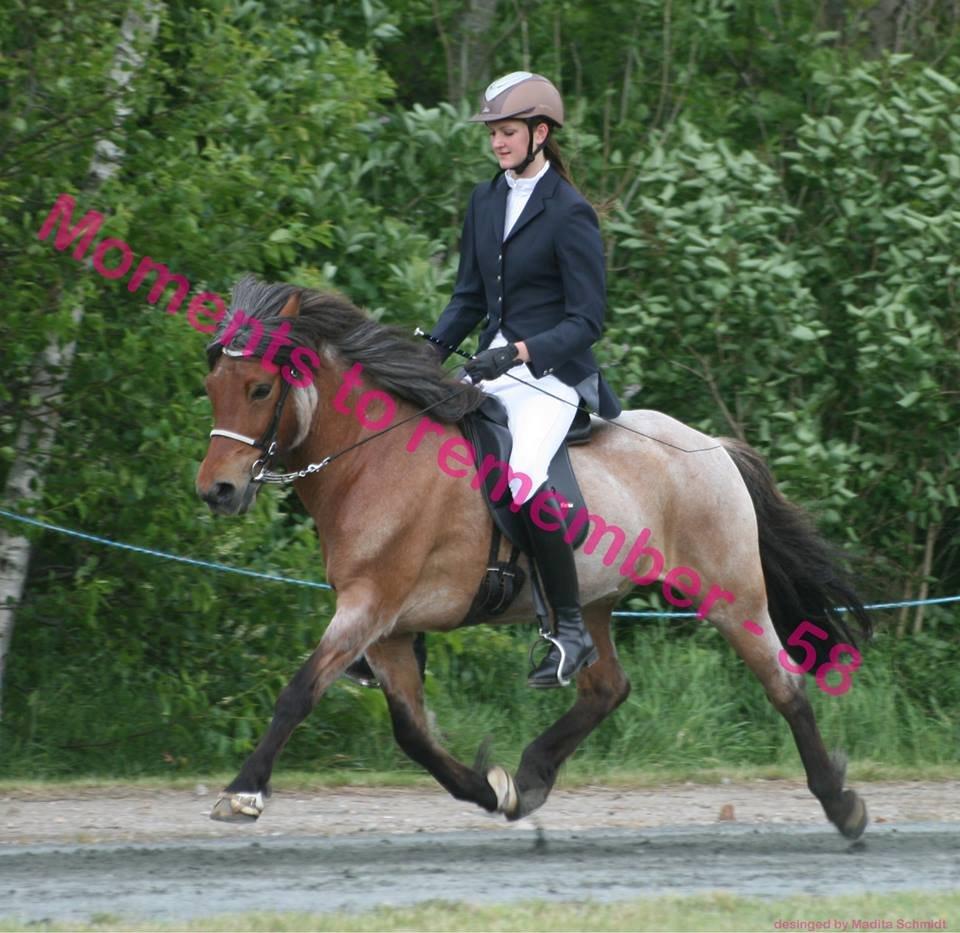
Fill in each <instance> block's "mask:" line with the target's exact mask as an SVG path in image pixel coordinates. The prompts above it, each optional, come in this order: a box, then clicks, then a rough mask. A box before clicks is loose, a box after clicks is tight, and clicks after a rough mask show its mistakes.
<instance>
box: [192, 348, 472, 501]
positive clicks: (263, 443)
mask: <svg viewBox="0 0 960 933" xmlns="http://www.w3.org/2000/svg"><path fill="white" fill-rule="evenodd" d="M223 352H224V353H225V354H226V355H227V356H243V352H242V351H240V350H228V349H226V348H224V350H223ZM290 375H291V376H295V375H296V371H295V370H293V369H292V367H291V373H290ZM468 388H470V386H469V385H465V386H463V387H461V388H458V389H456V390H455V391H453V392H451V393H450V394H449V395H446V396H444V397H443V398H441V399H438V400H437V401H436V402H433V403H432V404H430V405H427V407H426V408H421V409H420V410H419V411H415V412H414V413H413V414H412V415H410V416H409V417H407V418H404V419H402V420H401V421H397V422H396V423H394V424H391V425H390V426H389V427H387V428H384V429H383V430H382V431H377V433H376V434H371V435H370V437H365V438H364V439H363V440H361V441H357V442H356V443H355V444H351V445H350V446H349V447H345V448H344V449H343V450H338V451H337V452H336V453H334V454H330V456H328V457H324V458H323V459H322V460H320V461H319V462H317V463H310V464H307V466H305V467H304V468H303V469H302V470H294V471H293V472H292V473H278V472H276V471H275V470H271V469H270V466H271V465H272V464H273V461H274V459H275V458H276V456H277V453H278V452H279V445H278V444H277V432H278V431H279V430H280V419H281V418H282V417H283V406H284V405H285V404H286V401H287V396H288V395H289V394H290V382H289V381H288V380H287V379H284V380H283V386H282V387H281V389H280V398H279V399H277V407H276V408H274V410H273V417H272V418H271V419H270V424H269V425H267V429H266V430H265V431H264V432H263V434H261V435H260V437H259V438H257V439H254V438H252V437H248V436H247V435H246V434H239V433H238V432H236V431H228V430H226V429H225V428H214V429H213V430H212V431H211V432H210V437H225V438H227V439H229V440H231V441H239V442H240V443H241V444H247V445H249V446H250V447H256V448H257V450H262V451H263V452H264V453H263V456H262V457H259V458H258V459H256V460H255V461H254V462H253V465H252V466H251V467H250V478H251V480H252V481H253V482H254V483H270V484H273V485H276V486H289V485H290V484H291V483H294V482H296V481H297V480H298V479H303V478H304V477H305V476H310V475H311V474H313V473H318V472H319V471H320V470H322V469H323V468H324V467H326V466H329V465H330V464H331V463H333V461H334V460H336V459H337V458H338V457H342V456H343V455H344V454H345V453H349V452H350V451H351V450H353V449H354V448H355V447H361V446H362V445H364V444H367V443H369V442H370V441H374V440H376V439H377V438H378V437H382V436H383V435H384V434H386V433H387V432H389V431H392V430H393V429H394V428H399V427H400V426H401V425H403V424H406V423H407V422H408V421H413V419H414V418H419V417H420V416H421V415H423V414H425V413H426V412H428V411H430V409H432V408H436V407H437V405H442V404H443V403H444V402H447V401H449V400H450V399H452V398H454V397H455V396H457V395H459V394H460V393H461V392H465V391H466V390H467V389H468Z"/></svg>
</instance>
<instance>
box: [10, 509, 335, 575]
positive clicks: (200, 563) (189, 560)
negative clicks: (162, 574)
mask: <svg viewBox="0 0 960 933" xmlns="http://www.w3.org/2000/svg"><path fill="white" fill-rule="evenodd" d="M0 515H3V516H4V517H5V518H12V519H13V520H14V521H17V522H23V523H24V524H27V525H35V526H36V527H37V528H46V529H49V530H51V531H59V532H60V534H64V535H69V536H70V537H71V538H80V539H82V540H83V541H94V542H96V543H97V544H106V545H108V546H109V547H118V548H120V549H121V550H124V551H134V552H135V553H137V554H149V555H150V556H151V557H163V558H165V559H166V560H176V561H180V563H182V564H192V565H193V566H194V567H206V568H208V569H210V570H222V571H224V572H226V573H239V574H242V575H243V576H245V577H259V578H260V579H261V580H276V581H277V582H278V583H295V584H296V585H298V586H312V587H315V588H316V589H319V590H332V589H333V587H332V586H331V585H330V584H329V583H316V582H314V581H313V580H295V579H294V578H293V577H281V576H279V575H278V574H274V573H260V572H259V571H257V570H246V569H245V568H243V567H228V566H227V565H226V564H215V563H213V562H211V561H208V560H197V559H196V558H193V557H181V556H180V555H179V554H167V553H166V552H165V551H155V550H153V548H148V547H137V545H135V544H124V543H123V542H121V541H110V540H109V539H108V538H98V537H97V536H96V535H88V534H86V533H85V532H83V531H74V530H73V529H71V528H63V527H61V526H60V525H49V524H47V523H46V522H39V521H37V520H36V519H35V518H27V517H26V516H24V515H17V514H16V513H15V512H8V511H7V510H6V509H0Z"/></svg>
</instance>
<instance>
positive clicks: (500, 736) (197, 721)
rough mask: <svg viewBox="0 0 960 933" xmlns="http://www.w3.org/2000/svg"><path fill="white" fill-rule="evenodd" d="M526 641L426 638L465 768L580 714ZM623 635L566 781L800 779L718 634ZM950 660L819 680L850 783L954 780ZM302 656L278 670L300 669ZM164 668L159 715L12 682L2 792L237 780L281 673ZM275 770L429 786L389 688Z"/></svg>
mask: <svg viewBox="0 0 960 933" xmlns="http://www.w3.org/2000/svg"><path fill="white" fill-rule="evenodd" d="M528 634H529V633H526V632H517V633H513V632H510V631H507V630H502V631H501V630H498V629H496V628H493V629H488V628H486V627H481V628H478V629H465V630H462V631H460V630H458V631H456V632H453V633H449V634H448V635H447V636H446V637H445V638H444V639H441V638H439V637H436V638H433V639H432V640H430V642H429V643H430V645H431V647H430V660H429V661H428V672H429V676H428V677H427V681H426V695H427V701H428V705H429V707H430V709H431V711H432V712H433V713H434V714H435V716H436V721H437V723H438V725H439V729H440V738H441V741H442V742H443V744H444V745H445V746H446V748H447V749H448V750H449V751H450V753H451V754H453V755H454V756H455V757H457V758H459V759H460V760H461V761H464V762H470V761H472V760H473V759H474V755H475V752H476V750H477V748H478V746H479V745H480V744H481V743H482V742H483V741H484V740H485V739H486V738H488V737H491V736H492V737H493V739H494V744H493V747H492V759H493V760H494V761H498V762H502V763H503V764H505V765H507V766H512V765H515V763H516V762H517V761H518V760H519V758H520V755H521V753H522V750H523V748H524V746H525V745H526V744H527V743H528V742H530V741H531V740H532V739H533V738H534V737H535V736H536V735H538V734H539V733H541V732H542V731H543V730H544V729H545V728H546V727H547V726H548V725H549V724H550V723H551V722H553V721H555V720H556V719H557V718H559V716H561V715H562V714H563V712H564V711H565V710H566V709H567V708H568V707H569V706H570V703H571V700H572V699H573V697H572V691H531V690H530V689H529V688H528V687H527V686H526V680H525V675H526V670H527V661H526V646H527V638H526V636H527V635H528ZM620 635H621V637H620V642H621V645H622V657H623V660H624V663H625V666H626V667H627V670H628V673H629V676H630V679H631V682H632V683H633V692H632V693H631V695H630V697H629V698H628V699H627V701H626V702H625V703H624V704H623V706H622V707H621V708H620V709H619V710H617V711H616V713H615V714H614V715H613V716H611V717H610V718H609V719H608V720H607V721H606V722H604V723H603V724H602V725H601V726H600V728H599V729H597V730H596V732H595V733H593V734H592V735H591V736H590V737H589V738H588V739H587V741H585V742H584V743H583V746H582V748H581V749H579V750H578V752H577V753H576V755H575V756H574V757H573V759H572V760H571V762H570V763H569V765H568V767H567V768H566V771H565V775H564V778H563V780H564V782H565V783H566V784H567V785H568V786H573V785H574V784H575V783H577V782H579V783H589V782H591V781H602V782H606V783H609V782H610V781H613V780H621V779H622V780H624V781H625V782H629V783H634V784H636V783H643V782H644V781H649V782H650V783H662V782H663V781H665V780H700V779H701V777H700V776H701V775H704V774H715V775H717V776H718V777H717V779H720V778H722V777H731V778H732V777H734V776H735V775H737V774H742V775H744V776H745V777H757V776H760V777H791V778H794V777H795V778H799V777H801V776H802V775H801V769H800V760H799V756H798V754H797V750H796V747H795V745H794V742H793V739H792V736H791V734H790V730H789V729H788V727H787V725H786V723H785V722H784V721H783V719H782V718H781V717H780V716H779V715H778V714H777V713H776V711H775V710H774V709H773V708H772V706H771V705H770V704H769V702H768V701H767V699H766V697H765V695H764V692H763V689H762V687H761V685H760V683H759V682H758V681H757V680H756V679H755V678H753V677H751V676H750V675H749V673H748V672H747V671H746V670H745V669H744V665H743V664H742V662H741V661H740V660H739V659H738V658H737V657H736V656H735V655H734V654H733V653H732V652H731V651H730V649H729V648H728V647H727V646H726V645H725V643H723V640H722V638H721V637H720V635H719V634H718V633H717V632H716V631H714V630H712V629H709V628H704V629H702V630H701V629H696V630H690V631H686V630H682V629H681V628H680V627H673V628H671V627H667V626H659V625H649V626H644V627H643V629H642V630H640V629H638V630H637V631H633V630H631V629H625V630H624V631H623V632H622V633H620ZM955 654H956V652H955V646H954V645H953V643H952V642H947V641H946V640H944V639H939V638H933V637H931V638H928V639H926V640H924V639H920V638H917V639H912V640H911V641H910V642H909V644H907V643H900V642H894V641H891V640H890V639H887V640H886V641H883V640H881V643H880V644H879V645H878V646H877V647H876V648H875V649H874V650H873V651H871V653H870V654H869V656H868V657H867V658H866V660H865V661H864V664H863V666H862V667H861V669H859V670H858V671H857V672H856V675H855V676H854V678H853V681H852V687H851V689H850V690H849V691H847V692H846V693H845V694H843V695H841V696H828V695H826V694H824V693H823V692H822V691H820V690H818V689H817V687H816V684H815V682H813V681H812V680H811V681H810V683H809V684H808V693H809V695H810V696H811V699H812V702H813V705H814V709H815V712H816V717H817V721H818V724H819V726H820V731H821V733H822V735H823V737H824V740H825V742H826V744H827V746H828V747H829V748H843V749H845V750H846V752H847V753H848V755H849V757H850V759H851V761H852V762H853V764H852V765H851V769H850V777H851V779H853V780H866V779H874V780H878V779H882V778H893V779H902V778H903V777H904V776H909V777H911V778H912V777H915V776H921V777H930V776H934V775H936V774H940V775H943V776H951V777H953V776H956V774H957V771H958V769H960V673H958V668H957V667H956V663H955ZM294 660H295V659H294V658H292V657H291V659H290V661H289V663H287V664H285V665H283V666H285V667H287V668H289V672H292V670H293V669H294V668H295V663H294ZM198 663H199V662H198ZM167 673H168V674H169V677H170V678H172V680H171V682H170V683H169V684H167V688H169V689H171V690H173V692H174V694H175V696H176V698H177V702H178V703H179V702H183V703H184V704H186V705H185V706H184V707H183V708H182V709H180V708H179V707H176V706H175V707H174V708H173V709H172V711H171V710H165V711H163V710H157V709H154V706H156V705H157V703H158V701H157V698H156V697H155V696H154V695H153V694H152V693H151V691H149V690H143V689H142V688H141V687H140V686H139V685H136V684H134V685H129V684H128V685H127V686H126V687H124V686H123V685H122V684H121V685H120V686H118V683H117V681H116V679H115V678H114V679H113V680H111V678H110V677H108V676H106V675H101V674H100V672H98V671H92V672H91V671H87V673H86V674H85V675H84V676H86V677H88V678H91V679H88V680H83V679H82V677H80V675H79V674H78V675H77V677H74V676H73V675H72V674H70V672H68V671H58V672H57V673H56V676H55V677H54V676H53V675H52V674H51V675H50V678H52V679H50V678H41V679H40V680H39V681H38V684H37V686H36V687H35V689H33V691H32V692H30V693H29V695H27V701H25V702H22V703H21V704H20V705H19V706H18V705H17V701H18V699H19V700H22V699H23V698H22V697H21V696H20V694H18V693H17V692H16V691H13V692H11V694H10V699H11V702H10V704H9V706H8V709H5V711H4V712H5V721H4V722H2V723H0V742H2V743H3V745H4V756H3V761H2V762H0V779H2V780H3V781H4V782H5V783H2V784H0V787H2V786H8V787H10V786H12V787H17V788H19V787H21V786H22V781H23V779H29V778H36V777H40V778H50V779H60V778H64V777H66V778H70V777H79V778H88V779H90V780H96V779H97V778H100V777H105V778H107V779H108V780H109V779H116V780H126V779H130V778H149V777H152V776H156V777H157V778H159V779H161V781H169V780H173V781H177V780H183V781H184V782H185V786H186V785H189V784H190V783H191V782H194V781H196V780H203V781H204V782H205V783H210V784H212V785H214V786H216V785H218V784H222V783H226V782H227V781H229V780H230V779H232V777H233V773H235V769H236V768H237V767H239V765H240V762H241V761H242V760H243V759H244V758H245V757H246V755H247V754H248V753H249V752H250V751H251V750H252V748H253V746H254V744H255V741H256V739H257V737H258V736H259V735H260V734H261V733H262V731H263V729H264V728H265V727H266V724H267V722H268V721H269V718H270V715H271V712H272V708H273V702H274V698H275V696H276V692H277V691H278V690H279V689H280V686H281V685H282V683H283V681H284V680H285V679H286V676H288V675H284V676H282V677H281V676H279V675H277V674H274V675H271V676H270V677H266V676H265V675H264V674H263V673H262V672H257V671H253V672H235V673H234V674H232V675H231V676H232V678H235V680H236V681H237V682H238V683H240V684H246V685H247V687H246V689H245V690H244V691H243V692H242V696H241V694H237V695H236V696H234V695H231V696H229V697H226V698H224V697H222V696H220V694H219V691H220V690H221V689H227V685H226V684H223V685H220V686H218V687H216V688H215V687H214V685H212V684H210V685H206V686H204V688H203V689H200V688H199V687H196V688H192V689H188V688H189V687H191V681H190V675H189V672H187V671H180V672H179V673H178V672H176V671H173V672H167ZM68 674H69V676H68ZM78 678H79V679H78ZM121 688H122V689H121ZM230 689H231V690H232V689H233V686H231V687H230ZM123 690H127V691H128V693H124V692H123ZM118 691H119V692H118ZM218 697H219V699H218ZM227 700H229V701H230V702H229V703H228V702H227ZM161 705H162V704H161ZM881 759H882V760H881ZM858 762H861V763H862V764H858ZM279 769H280V770H279V772H278V781H283V782H289V780H290V775H291V774H292V773H294V774H295V773H297V772H302V773H303V774H304V775H306V777H304V778H303V779H302V780H304V781H306V782H308V786H328V787H329V786H337V785H361V786H364V785H369V786H382V785H392V786H396V785H413V786H416V785H417V783H418V782H419V781H426V780H427V779H426V778H423V777H422V776H421V775H422V772H421V770H420V769H419V768H418V767H417V766H416V765H414V764H413V763H411V762H409V761H408V760H407V759H406V758H405V757H404V756H403V754H402V752H401V751H400V750H399V749H398V747H397V746H396V743H395V742H394V739H393V734H392V728H391V724H390V718H389V714H388V711H387V707H386V703H385V701H384V698H383V696H382V694H380V693H379V691H370V690H363V689H362V688H360V687H357V686H355V685H352V684H347V683H345V682H343V681H340V682H338V683H336V684H334V685H333V686H332V687H331V689H330V690H329V691H328V693H327V695H326V696H325V697H324V698H323V701H322V702H321V704H320V706H319V707H318V708H317V710H315V711H314V713H313V714H312V715H311V716H310V717H309V718H308V719H307V720H306V722H304V723H303V725H302V726H301V727H300V728H298V729H297V730H296V732H295V733H294V735H293V736H292V738H291V740H290V743H289V744H288V746H287V747H286V749H285V750H284V754H283V757H282V759H281V760H280V763H279ZM228 772H230V773H228ZM621 774H623V775H624V777H622V778H621V777H619V775H621ZM221 775H222V780H220V779H219V778H220V776H221ZM644 775H649V778H647V777H644ZM297 780H301V779H300V778H299V777H298V778H297ZM318 782H320V783H318ZM288 786H289V784H288Z"/></svg>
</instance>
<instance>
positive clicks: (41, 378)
mask: <svg viewBox="0 0 960 933" xmlns="http://www.w3.org/2000/svg"><path fill="white" fill-rule="evenodd" d="M160 9H161V4H160V2H159V0H144V2H142V3H136V2H134V3H132V4H131V5H130V7H129V8H128V9H127V12H126V15H125V16H124V18H123V23H122V25H121V27H120V38H119V40H118V42H117V46H116V49H115V50H114V54H113V62H112V64H111V68H110V82H111V84H112V85H113V87H114V88H115V89H116V91H117V94H116V96H115V98H114V110H113V118H112V122H113V126H114V128H116V129H119V128H120V127H121V126H122V125H123V123H124V122H125V121H126V119H127V117H128V116H129V115H130V112H131V107H130V103H129V101H130V90H131V86H132V84H133V80H134V78H135V77H136V75H137V73H138V72H139V71H140V70H141V69H142V67H143V64H144V62H145V60H146V53H145V49H147V48H148V47H149V45H150V44H151V43H152V42H153V40H154V38H155V37H156V34H157V27H158V26H159V22H160V20H159V13H160ZM122 158H123V150H122V149H121V147H119V146H118V145H117V144H116V143H114V142H113V141H112V140H109V139H98V140H97V141H96V143H95V144H94V147H93V156H92V157H91V159H90V166H89V168H88V170H87V175H86V178H85V179H84V183H83V185H82V186H81V187H82V190H83V191H84V193H85V194H92V193H95V192H96V191H97V190H99V189H100V188H102V187H103V185H105V184H106V183H107V182H109V181H110V179H111V178H113V176H114V175H115V174H116V173H117V170H118V168H119V166H120V161H121V159H122ZM71 316H72V318H73V323H74V331H75V332H76V330H77V329H78V328H79V326H80V323H81V322H82V320H83V306H82V305H77V306H76V307H75V308H74V309H73V311H72V313H71ZM75 349H76V343H75V341H70V342H69V343H66V344H60V343H59V342H58V341H57V340H56V339H53V340H51V341H50V343H49V344H48V345H47V347H46V349H45V350H44V351H43V353H42V354H41V356H40V359H38V361H37V370H36V371H37V377H36V379H35V381H34V383H33V385H32V393H31V394H32V395H33V396H35V397H36V398H37V400H38V402H39V406H38V407H39V409H40V410H41V411H45V412H49V413H50V414H46V415H44V416H43V417H40V416H39V415H33V416H31V414H29V413H28V414H27V415H26V417H25V418H24V421H23V425H22V427H21V429H20V433H19V434H18V436H17V440H16V444H15V448H14V449H15V451H16V459H15V460H14V462H13V466H12V467H11V468H10V473H9V476H8V478H7V483H6V488H5V489H4V494H3V501H4V504H5V505H7V506H9V507H10V508H11V509H12V510H21V511H22V510H23V508H24V506H26V505H29V503H30V502H31V501H35V500H36V499H38V498H39V497H40V494H41V492H42V490H43V473H44V470H45V468H46V465H47V462H48V460H49V456H50V451H51V449H52V448H53V444H54V441H55V440H56V436H57V426H58V424H59V420H60V419H59V415H58V414H57V413H56V412H57V405H56V404H55V400H56V398H57V397H58V396H59V395H60V394H61V393H62V391H63V387H64V385H65V383H66V381H67V377H68V376H69V374H70V366H71V363H72V362H73V356H74V352H75ZM29 567H30V541H29V540H28V539H27V538H26V537H24V536H23V535H20V534H17V533H16V531H13V530H8V529H7V528H5V527H2V526H0V719H2V717H3V705H2V704H3V683H4V672H5V669H6V657H7V652H8V650H9V648H10V641H11V638H12V636H13V626H14V621H15V619H16V611H17V608H18V607H19V605H20V601H21V599H22V598H23V591H24V588H25V586H26V580H27V572H28V570H29Z"/></svg>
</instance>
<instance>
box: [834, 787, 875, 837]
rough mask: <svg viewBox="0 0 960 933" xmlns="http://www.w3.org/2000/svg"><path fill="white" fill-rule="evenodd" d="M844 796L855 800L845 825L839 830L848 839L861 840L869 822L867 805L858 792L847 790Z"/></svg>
mask: <svg viewBox="0 0 960 933" xmlns="http://www.w3.org/2000/svg"><path fill="white" fill-rule="evenodd" d="M848 795H849V796H848ZM843 796H844V798H846V799H850V798H851V797H852V798H853V800H852V804H851V807H850V812H849V813H848V814H847V816H846V818H845V819H844V821H843V823H842V824H840V825H839V826H838V827H837V828H838V829H839V830H840V832H841V833H843V835H844V836H846V837H847V839H859V838H860V837H861V836H862V835H863V831H864V830H865V829H866V828H867V822H868V821H869V817H868V816H867V805H866V804H865V803H864V802H863V801H862V800H861V799H860V797H859V796H858V795H857V793H856V791H852V790H845V791H844V792H843Z"/></svg>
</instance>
